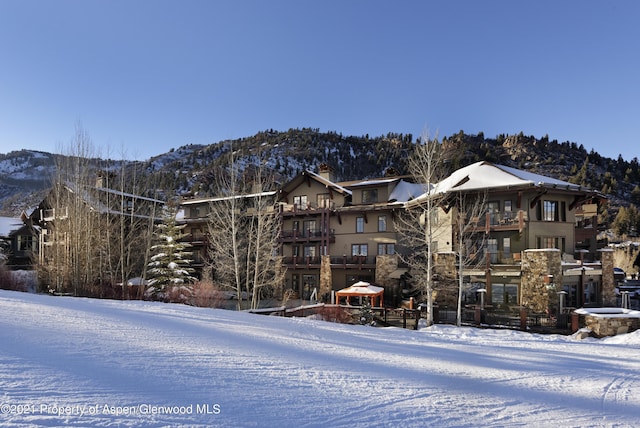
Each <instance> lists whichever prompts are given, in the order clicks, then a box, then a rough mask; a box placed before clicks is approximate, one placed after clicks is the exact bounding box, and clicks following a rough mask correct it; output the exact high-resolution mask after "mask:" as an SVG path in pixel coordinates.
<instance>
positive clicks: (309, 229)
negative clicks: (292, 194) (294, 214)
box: [303, 220, 317, 238]
mask: <svg viewBox="0 0 640 428" xmlns="http://www.w3.org/2000/svg"><path fill="white" fill-rule="evenodd" d="M303 232H304V236H305V237H307V238H309V237H313V236H316V232H317V230H316V221H315V220H305V221H304V231H303Z"/></svg>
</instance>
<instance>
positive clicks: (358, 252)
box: [351, 244, 369, 256]
mask: <svg viewBox="0 0 640 428" xmlns="http://www.w3.org/2000/svg"><path fill="white" fill-rule="evenodd" d="M351 255H352V256H368V255H369V254H368V246H367V244H353V245H352V246H351Z"/></svg>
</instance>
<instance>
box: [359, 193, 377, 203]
mask: <svg viewBox="0 0 640 428" xmlns="http://www.w3.org/2000/svg"><path fill="white" fill-rule="evenodd" d="M376 202H378V189H369V190H363V191H362V203H363V204H373V203H376Z"/></svg>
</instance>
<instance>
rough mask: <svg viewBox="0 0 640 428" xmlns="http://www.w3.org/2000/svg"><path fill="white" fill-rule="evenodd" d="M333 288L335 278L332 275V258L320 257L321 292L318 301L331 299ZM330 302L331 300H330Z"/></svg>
mask: <svg viewBox="0 0 640 428" xmlns="http://www.w3.org/2000/svg"><path fill="white" fill-rule="evenodd" d="M332 288H333V276H332V273H331V256H328V255H325V256H321V257H320V290H318V291H319V294H318V300H320V301H322V299H323V298H324V296H329V299H331V297H330V296H331V289H332ZM329 301H330V300H329Z"/></svg>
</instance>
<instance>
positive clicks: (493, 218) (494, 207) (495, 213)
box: [487, 202, 500, 225]
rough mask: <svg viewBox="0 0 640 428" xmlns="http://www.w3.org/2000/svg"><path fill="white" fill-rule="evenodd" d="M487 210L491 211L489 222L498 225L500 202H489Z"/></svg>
mask: <svg viewBox="0 0 640 428" xmlns="http://www.w3.org/2000/svg"><path fill="white" fill-rule="evenodd" d="M487 212H488V213H489V222H490V224H492V225H497V224H498V223H499V220H500V202H488V203H487Z"/></svg>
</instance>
